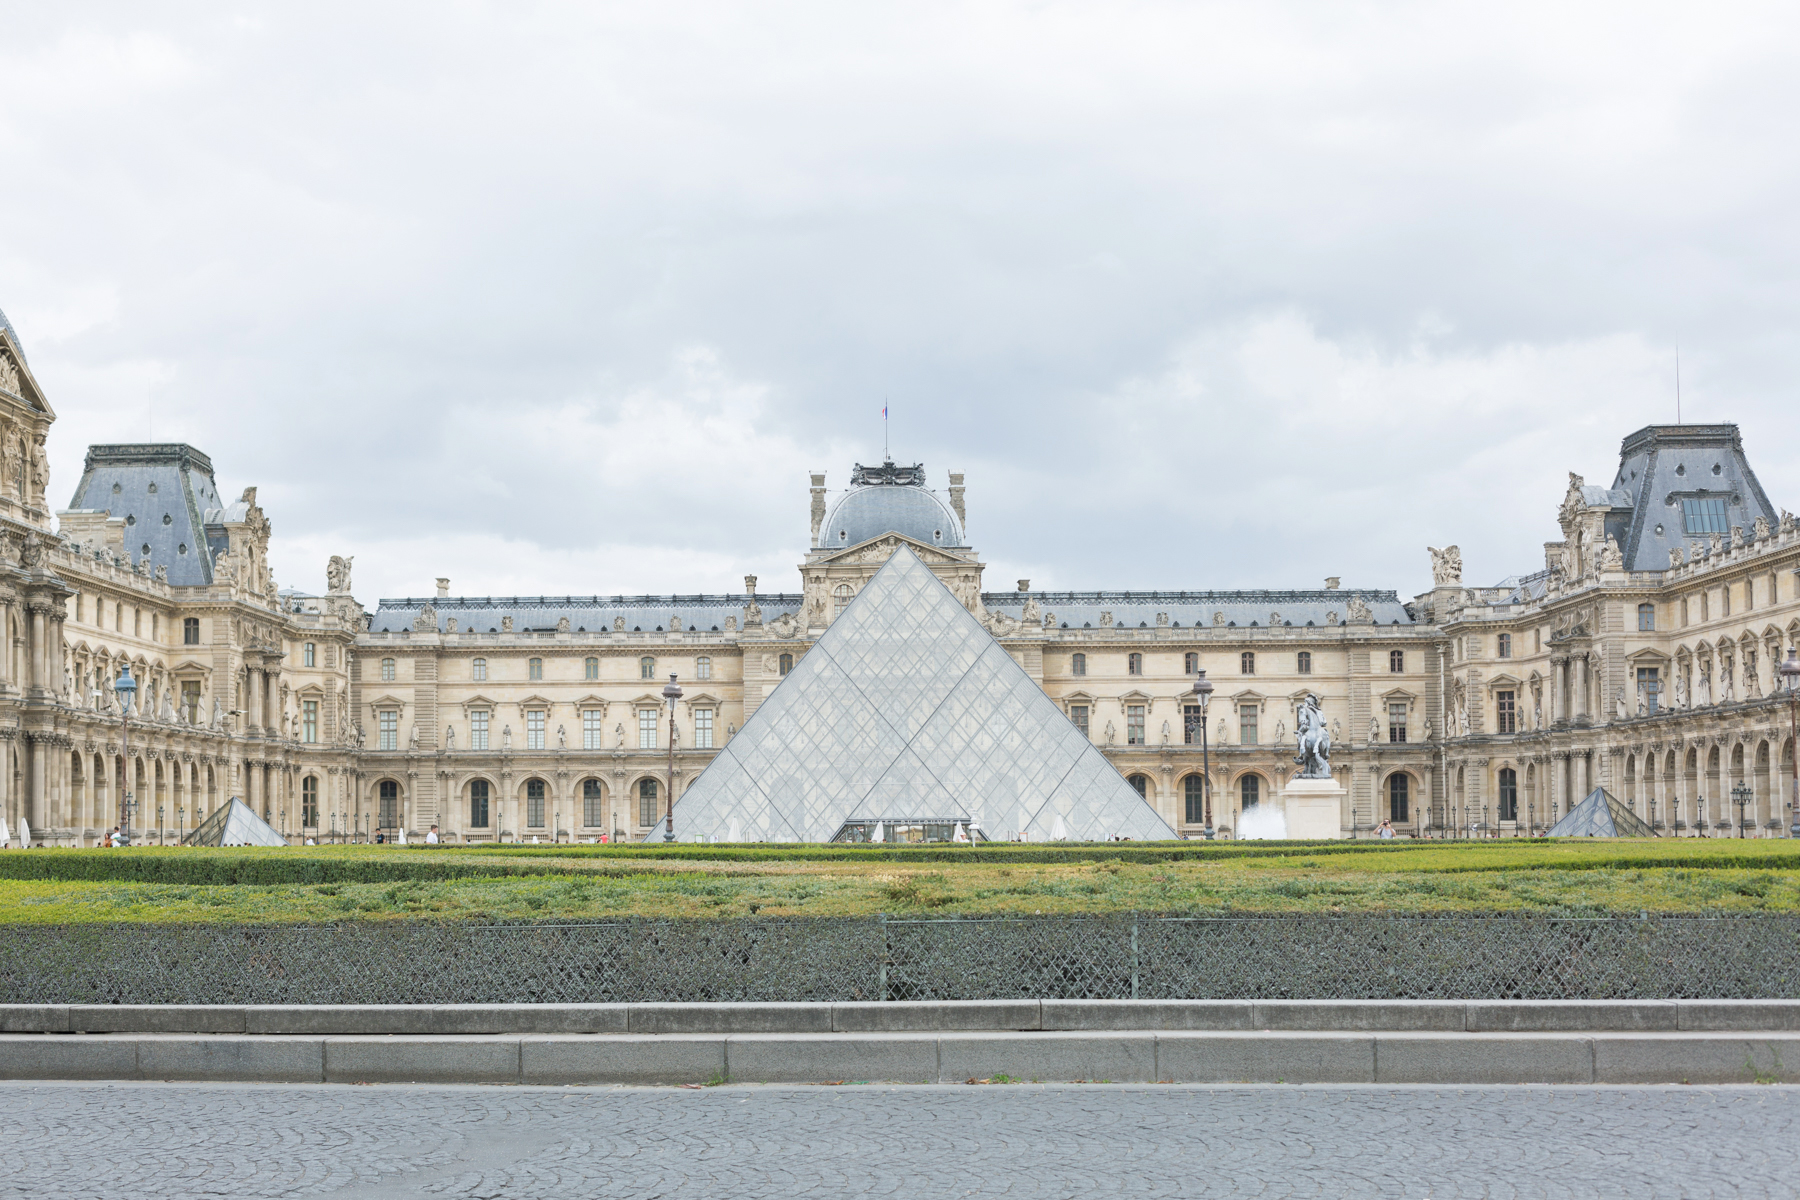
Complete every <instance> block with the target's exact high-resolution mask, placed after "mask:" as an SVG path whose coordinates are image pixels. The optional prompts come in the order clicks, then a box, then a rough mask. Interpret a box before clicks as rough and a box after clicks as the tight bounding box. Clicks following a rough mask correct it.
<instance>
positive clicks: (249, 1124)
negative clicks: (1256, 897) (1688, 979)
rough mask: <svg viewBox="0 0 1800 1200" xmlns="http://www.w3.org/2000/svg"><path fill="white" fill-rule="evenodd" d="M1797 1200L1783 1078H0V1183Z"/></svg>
mask: <svg viewBox="0 0 1800 1200" xmlns="http://www.w3.org/2000/svg"><path fill="white" fill-rule="evenodd" d="M1797 1194H1800V1088H1793V1087H1599V1088H1595V1087H1455V1088H1440V1087H1392V1086H1385V1087H1361V1086H1359V1087H1324V1086H1320V1087H1292V1086H1288V1087H1282V1086H1270V1087H1254V1086H1244V1087H1151V1086H1111V1085H1098V1084H1096V1085H1080V1084H1072V1085H1059V1086H1036V1085H1029V1084H1027V1085H1010V1084H1000V1085H989V1086H975V1087H970V1086H938V1087H917V1086H915V1087H889V1086H868V1085H850V1086H842V1087H776V1086H755V1087H732V1086H727V1087H716V1088H706V1089H699V1090H690V1089H666V1088H516V1087H508V1088H500V1087H419V1086H401V1085H389V1086H353V1085H325V1084H315V1085H304V1086H283V1085H263V1084H242V1085H216V1084H149V1083H121V1084H0V1197H6V1198H12V1197H57V1198H58V1200H84V1198H87V1197H96V1198H98V1197H108V1198H110V1197H119V1198H121V1200H160V1198H163V1197H180V1198H182V1200H188V1198H190V1197H231V1198H233V1200H238V1198H241V1200H256V1198H261V1197H288V1196H294V1197H300V1196H324V1197H333V1198H334V1200H363V1198H372V1197H481V1198H485V1197H506V1198H512V1197H520V1198H527V1197H531V1198H535V1197H556V1198H563V1197H593V1196H629V1197H636V1198H640V1200H674V1198H677V1197H718V1198H730V1197H757V1198H760V1197H781V1198H788V1197H827V1196H829V1197H836V1196H883V1197H895V1198H905V1200H912V1198H915V1197H939V1196H943V1197H961V1198H968V1197H988V1196H1006V1197H1077V1196H1079V1197H1090V1196H1175V1197H1210V1196H1254V1197H1259V1198H1274V1197H1287V1196H1306V1197H1314V1196H1317V1197H1333V1198H1335V1197H1361V1196H1382V1197H1390V1196H1391V1197H1407V1198H1409V1200H1420V1198H1425V1197H1430V1198H1448V1197H1465V1196H1480V1197H1514V1196H1517V1197H1585V1196H1619V1197H1634V1198H1638V1197H1649V1196H1680V1197H1711V1196H1731V1197H1739V1196H1757V1197H1761V1196H1770V1197H1778V1196H1779V1197H1787V1196H1794V1195H1797Z"/></svg>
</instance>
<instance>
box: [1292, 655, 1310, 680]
mask: <svg viewBox="0 0 1800 1200" xmlns="http://www.w3.org/2000/svg"><path fill="white" fill-rule="evenodd" d="M1294 668H1295V669H1296V670H1297V671H1299V672H1300V674H1302V675H1311V674H1312V651H1311V650H1302V651H1301V652H1300V653H1299V654H1298V655H1297V656H1295V659H1294Z"/></svg>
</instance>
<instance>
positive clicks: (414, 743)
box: [406, 721, 419, 750]
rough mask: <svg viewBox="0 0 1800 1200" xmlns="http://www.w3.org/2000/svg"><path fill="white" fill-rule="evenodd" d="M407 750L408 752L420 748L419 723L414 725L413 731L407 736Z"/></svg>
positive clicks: (415, 722)
mask: <svg viewBox="0 0 1800 1200" xmlns="http://www.w3.org/2000/svg"><path fill="white" fill-rule="evenodd" d="M406 748H407V749H408V750H417V749H418V748H419V723H418V722H417V721H414V722H413V723H412V731H411V732H410V733H408V734H407V735H406Z"/></svg>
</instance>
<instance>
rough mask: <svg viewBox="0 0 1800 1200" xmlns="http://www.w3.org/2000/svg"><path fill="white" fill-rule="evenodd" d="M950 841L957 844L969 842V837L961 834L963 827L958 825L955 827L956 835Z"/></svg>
mask: <svg viewBox="0 0 1800 1200" xmlns="http://www.w3.org/2000/svg"><path fill="white" fill-rule="evenodd" d="M951 840H952V841H957V842H966V841H968V840H969V835H968V834H966V833H964V832H963V827H962V826H961V825H958V826H957V827H956V834H955V836H954V837H953V838H952V839H951Z"/></svg>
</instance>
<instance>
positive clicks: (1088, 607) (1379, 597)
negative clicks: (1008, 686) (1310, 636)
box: [981, 588, 1413, 629]
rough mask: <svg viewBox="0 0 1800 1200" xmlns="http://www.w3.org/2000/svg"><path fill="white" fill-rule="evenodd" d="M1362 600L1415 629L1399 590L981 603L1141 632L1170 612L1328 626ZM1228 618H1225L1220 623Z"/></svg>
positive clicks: (1380, 618)
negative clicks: (1030, 605) (1104, 619)
mask: <svg viewBox="0 0 1800 1200" xmlns="http://www.w3.org/2000/svg"><path fill="white" fill-rule="evenodd" d="M1352 596H1356V597H1360V598H1361V599H1362V601H1363V603H1365V604H1367V605H1368V606H1369V614H1370V616H1371V617H1372V618H1373V619H1374V621H1375V624H1377V625H1396V624H1398V625H1411V624H1413V618H1412V614H1411V613H1410V612H1408V611H1407V609H1406V605H1405V604H1403V603H1402V602H1401V600H1400V597H1399V595H1398V594H1397V593H1395V592H1391V591H1388V592H1383V591H1371V590H1368V589H1362V588H1342V589H1318V590H1315V591H1274V590H1262V589H1252V590H1246V591H1229V592H983V593H982V596H981V602H982V604H983V605H985V606H986V607H987V608H988V609H989V610H990V611H997V612H1002V613H1005V614H1006V615H1007V616H1009V617H1012V618H1014V619H1015V620H1017V619H1021V613H1022V611H1023V609H1024V607H1025V602H1026V601H1027V600H1036V601H1037V604H1038V609H1039V611H1041V612H1043V613H1048V614H1053V615H1054V616H1055V617H1056V625H1057V627H1058V628H1060V627H1062V626H1063V625H1067V626H1068V627H1069V628H1070V629H1080V628H1082V627H1084V626H1088V625H1091V626H1093V627H1094V628H1096V629H1098V628H1100V614H1101V613H1111V614H1112V622H1113V626H1114V627H1115V628H1120V627H1123V628H1129V629H1136V628H1138V627H1139V626H1145V627H1153V626H1155V625H1156V623H1157V621H1156V618H1157V614H1159V613H1167V614H1168V617H1169V623H1170V624H1171V625H1174V624H1177V623H1179V624H1180V625H1181V627H1182V628H1183V629H1187V628H1191V627H1193V626H1196V625H1213V624H1222V625H1237V626H1238V627H1239V628H1245V627H1248V626H1249V625H1251V624H1253V623H1254V624H1256V625H1259V626H1268V625H1269V624H1271V621H1270V617H1271V615H1279V616H1280V618H1281V624H1282V625H1307V624H1312V625H1328V624H1330V618H1331V616H1332V615H1333V614H1336V617H1337V623H1338V624H1339V625H1343V624H1345V623H1346V622H1347V621H1348V610H1349V605H1350V598H1351V597H1352ZM1220 615H1222V616H1223V619H1222V620H1218V621H1215V617H1218V616H1220Z"/></svg>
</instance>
